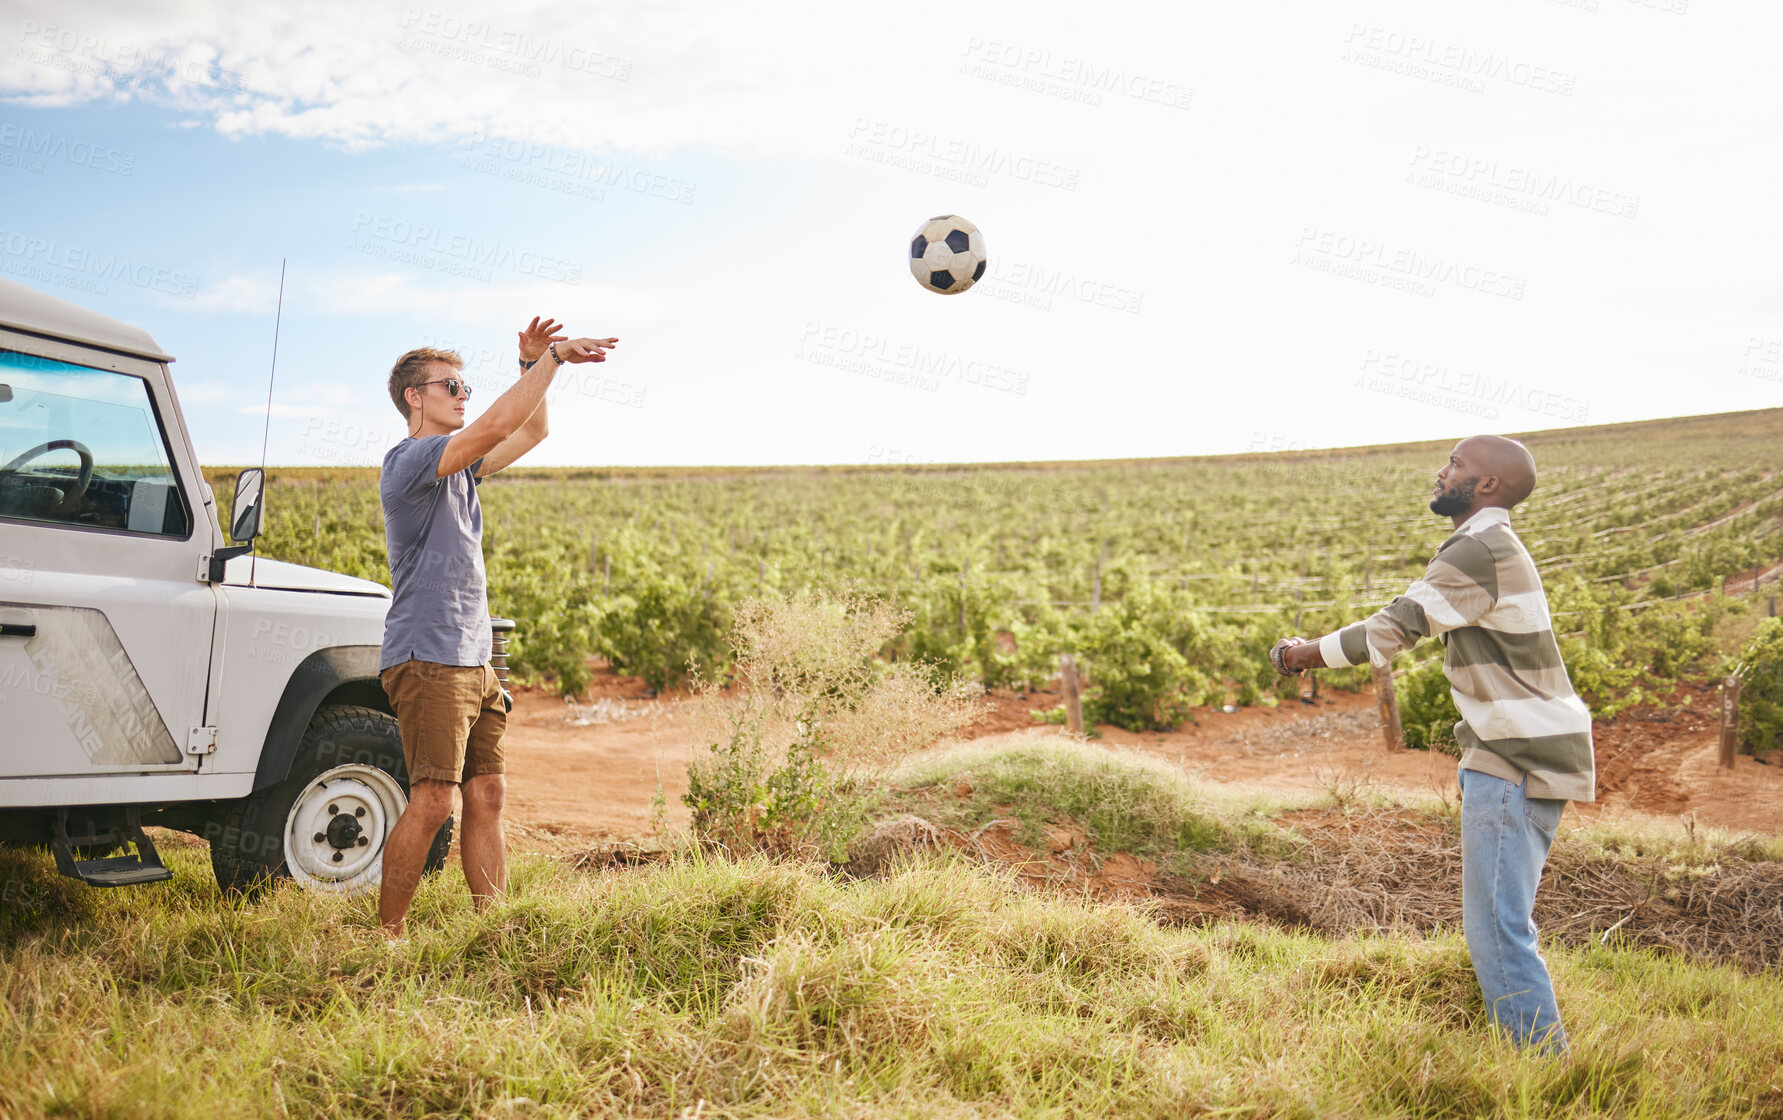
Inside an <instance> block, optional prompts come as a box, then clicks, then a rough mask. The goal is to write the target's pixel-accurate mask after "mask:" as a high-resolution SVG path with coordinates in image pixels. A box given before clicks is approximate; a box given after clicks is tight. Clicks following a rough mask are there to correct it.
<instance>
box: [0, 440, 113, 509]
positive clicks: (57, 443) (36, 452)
mask: <svg viewBox="0 0 1783 1120" xmlns="http://www.w3.org/2000/svg"><path fill="white" fill-rule="evenodd" d="M52 451H72V452H74V453H75V454H76V455H79V456H80V474H78V475H76V476H75V479H74V489H72V490H70V491H69V492H68V493H67V494H65V495H63V497H62V501H61V504H59V505H57V506H56V508H55V509H54V510H52V511H51V512H50V516H51V517H61V516H62V515H63V514H65V513H67V512H68V511H69V510H72V509H73V508H74V506H75V503H76V502H78V501H80V500H81V498H83V497H85V496H86V493H87V485H88V484H89V483H91V482H92V481H93V452H92V451H90V450H89V449H88V448H87V445H86V444H84V443H82V442H80V441H79V440H73V439H52V440H50V441H49V442H48V443H40V444H38V445H37V446H36V447H33V448H31V450H29V451H26V452H25V453H24V454H22V455H16V456H14V457H13V460H12V462H10V463H8V464H6V465H5V466H4V467H0V476H4V475H9V474H12V473H13V472H14V471H17V470H18V469H19V468H21V467H23V466H24V465H25V464H26V463H29V462H30V461H31V460H33V459H36V458H39V457H41V456H44V455H48V454H49V453H50V452H52Z"/></svg>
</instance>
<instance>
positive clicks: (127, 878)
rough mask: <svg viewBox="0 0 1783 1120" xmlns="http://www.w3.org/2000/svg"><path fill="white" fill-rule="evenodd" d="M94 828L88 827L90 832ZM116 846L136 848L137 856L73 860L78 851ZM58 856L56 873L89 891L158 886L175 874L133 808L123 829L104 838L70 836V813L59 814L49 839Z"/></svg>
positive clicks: (126, 812) (62, 812) (126, 818)
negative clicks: (80, 849) (94, 889)
mask: <svg viewBox="0 0 1783 1120" xmlns="http://www.w3.org/2000/svg"><path fill="white" fill-rule="evenodd" d="M90 827H91V826H89V828H90ZM117 844H134V845H136V854H135V855H133V856H131V855H123V856H105V857H102V858H100V859H82V860H77V859H75V858H74V849H75V848H77V847H91V848H98V847H109V846H115V845H117ZM50 850H51V851H52V852H53V853H55V857H56V870H57V871H60V872H61V873H62V874H64V875H66V876H68V877H69V878H70V879H79V880H80V881H81V882H83V883H85V884H87V885H88V886H90V887H131V886H135V885H136V884H138V883H159V882H162V881H164V880H167V879H171V878H173V872H172V871H170V870H168V868H167V866H166V865H165V864H163V863H162V862H161V856H160V853H158V852H156V851H155V845H154V842H153V841H151V840H150V839H149V838H148V835H147V834H146V833H144V832H143V830H142V824H141V820H140V818H139V817H138V815H137V811H136V809H135V808H134V807H132V808H129V809H127V810H125V817H124V826H123V827H122V828H111V829H107V830H106V831H105V833H104V834H103V835H87V836H70V835H68V810H67V809H58V810H56V831H55V835H54V836H53V837H51V839H50Z"/></svg>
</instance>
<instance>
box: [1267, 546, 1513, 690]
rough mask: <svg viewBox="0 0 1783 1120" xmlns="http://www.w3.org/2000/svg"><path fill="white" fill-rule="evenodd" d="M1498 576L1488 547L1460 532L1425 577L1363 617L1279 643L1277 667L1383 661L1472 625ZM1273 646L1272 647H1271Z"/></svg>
mask: <svg viewBox="0 0 1783 1120" xmlns="http://www.w3.org/2000/svg"><path fill="white" fill-rule="evenodd" d="M1497 587H1498V579H1497V575H1496V562H1495V561H1494V559H1493V557H1492V552H1491V550H1490V549H1488V548H1487V547H1486V546H1485V545H1483V544H1481V543H1480V541H1479V540H1478V539H1477V538H1474V537H1462V538H1461V539H1460V540H1457V541H1455V542H1454V543H1453V544H1451V545H1449V547H1447V548H1445V549H1443V550H1442V551H1441V552H1439V553H1438V554H1437V555H1436V557H1435V559H1433V560H1431V561H1430V567H1429V568H1428V569H1427V570H1426V571H1425V572H1424V578H1423V579H1421V580H1416V581H1414V582H1413V583H1412V585H1411V586H1410V587H1409V588H1407V589H1406V592H1405V594H1404V595H1401V596H1399V597H1397V598H1395V599H1394V600H1393V601H1392V602H1391V603H1388V604H1387V605H1386V606H1384V607H1382V608H1381V609H1380V610H1378V611H1376V612H1375V613H1374V614H1372V615H1370V616H1369V617H1368V618H1365V619H1363V620H1362V621H1361V622H1356V623H1352V624H1350V625H1349V626H1345V627H1344V628H1343V629H1341V630H1334V631H1332V632H1331V633H1329V634H1327V635H1325V636H1324V637H1323V638H1320V639H1319V640H1318V641H1316V642H1304V641H1300V640H1299V639H1291V638H1290V639H1284V640H1283V641H1284V642H1286V643H1287V644H1286V645H1283V644H1282V643H1280V642H1278V643H1277V649H1278V650H1279V655H1278V656H1279V658H1280V661H1281V664H1280V666H1278V668H1285V669H1286V670H1288V671H1289V672H1292V673H1298V672H1302V671H1304V670H1306V669H1324V668H1342V667H1345V666H1349V665H1361V664H1364V663H1367V664H1371V665H1385V664H1387V663H1388V662H1390V661H1392V660H1393V657H1394V655H1395V654H1398V653H1401V652H1403V651H1404V650H1408V649H1410V648H1411V647H1413V646H1415V645H1417V644H1418V642H1419V641H1421V640H1423V639H1424V638H1428V637H1433V636H1437V635H1441V634H1446V633H1448V632H1449V631H1450V630H1455V629H1459V628H1460V627H1463V626H1471V625H1473V623H1474V622H1475V621H1476V620H1477V619H1478V618H1479V617H1480V616H1481V615H1482V614H1485V613H1486V611H1488V610H1489V609H1491V607H1492V605H1493V603H1494V602H1496V601H1497V598H1498V595H1497ZM1272 652H1275V651H1272Z"/></svg>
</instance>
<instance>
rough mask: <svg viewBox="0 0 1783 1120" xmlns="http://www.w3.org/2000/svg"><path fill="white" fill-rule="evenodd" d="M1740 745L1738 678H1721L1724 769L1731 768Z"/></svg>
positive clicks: (1722, 762) (1722, 755)
mask: <svg viewBox="0 0 1783 1120" xmlns="http://www.w3.org/2000/svg"><path fill="white" fill-rule="evenodd" d="M1739 745H1740V678H1738V677H1723V678H1722V680H1721V757H1720V759H1719V760H1718V761H1719V763H1720V765H1721V766H1722V767H1724V768H1725V769H1728V770H1732V769H1733V756H1734V752H1735V751H1736V750H1738V749H1739Z"/></svg>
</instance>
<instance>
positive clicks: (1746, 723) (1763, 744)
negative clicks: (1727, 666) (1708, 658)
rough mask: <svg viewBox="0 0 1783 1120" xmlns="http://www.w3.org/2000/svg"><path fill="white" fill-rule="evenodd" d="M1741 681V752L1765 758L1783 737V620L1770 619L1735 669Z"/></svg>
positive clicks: (1751, 640)
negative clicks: (1779, 737)
mask: <svg viewBox="0 0 1783 1120" xmlns="http://www.w3.org/2000/svg"><path fill="white" fill-rule="evenodd" d="M1734 675H1735V676H1737V677H1739V678H1740V750H1741V751H1743V752H1745V753H1746V754H1753V755H1762V754H1765V753H1768V752H1769V751H1771V750H1773V749H1775V748H1776V746H1777V740H1778V736H1779V735H1783V618H1766V619H1763V620H1761V621H1760V622H1759V624H1758V628H1757V629H1756V630H1754V631H1753V632H1752V637H1751V638H1750V639H1748V640H1747V642H1746V645H1745V648H1744V649H1742V650H1741V651H1740V660H1739V662H1738V663H1737V664H1736V665H1735V666H1734Z"/></svg>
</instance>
